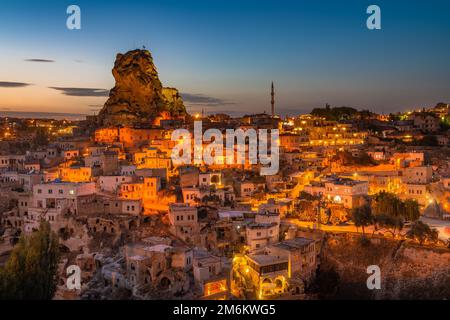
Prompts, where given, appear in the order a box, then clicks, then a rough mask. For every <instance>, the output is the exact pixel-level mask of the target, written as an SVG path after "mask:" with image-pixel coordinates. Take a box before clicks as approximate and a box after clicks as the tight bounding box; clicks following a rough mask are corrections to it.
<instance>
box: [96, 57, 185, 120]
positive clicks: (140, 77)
mask: <svg viewBox="0 0 450 320" xmlns="http://www.w3.org/2000/svg"><path fill="white" fill-rule="evenodd" d="M112 73H113V76H114V79H115V80H116V85H115V87H114V88H113V89H112V90H111V92H110V95H109V99H108V101H107V102H106V103H105V106H104V107H103V109H102V110H101V111H100V114H99V116H98V121H99V124H100V125H103V126H115V125H136V124H143V123H145V124H151V123H152V122H153V120H154V119H156V118H157V117H158V116H160V115H161V114H162V113H164V114H165V115H167V114H169V115H170V116H173V117H178V116H183V115H185V114H186V108H185V107H184V104H183V100H182V99H181V97H180V95H179V93H178V91H177V90H176V89H173V88H163V86H162V84H161V81H160V80H159V77H158V72H157V70H156V67H155V65H154V64H153V58H152V56H151V54H150V52H149V51H147V50H133V51H129V52H127V53H125V54H118V55H117V57H116V62H115V64H114V69H113V70H112Z"/></svg>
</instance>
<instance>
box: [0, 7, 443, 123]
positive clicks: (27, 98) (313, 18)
mask: <svg viewBox="0 0 450 320" xmlns="http://www.w3.org/2000/svg"><path fill="white" fill-rule="evenodd" d="M70 4H77V5H79V6H80V7H81V12H82V29H81V30H73V31H70V30H67V28H66V19H67V14H66V8H67V6H68V5H70ZM370 4H377V5H379V6H380V8H381V12H382V30H377V31H370V30H368V29H367V28H366V19H367V17H368V15H367V14H366V8H367V7H368V6H369V5H370ZM449 39H450V2H449V1H445V0H434V1H425V0H416V1H405V0H396V1H378V0H376V1H365V0H346V1H338V0H333V1H332V0H329V1H326V0H317V1H312V0H297V1H282V0H281V1H275V0H272V1H265V0H259V1H253V0H247V1H245V0H241V1H233V0H228V1H215V0H209V1H204V0H198V1H194V0H192V1H189V0H184V1H181V0H178V1H177V0H161V1H154V0H149V1H137V0H128V1H75V0H74V1H72V2H68V1H45V0H44V1H39V2H38V1H21V0H18V1H10V2H9V3H2V8H1V11H0V70H1V72H0V111H2V110H3V111H5V110H9V111H21V110H23V111H49V112H74V113H92V112H94V111H95V110H98V108H99V107H100V106H101V105H103V103H104V102H105V101H106V97H104V96H98V94H95V93H94V94H92V96H89V94H88V93H87V94H86V92H91V91H83V93H84V94H82V95H81V96H77V95H65V94H64V93H65V91H61V90H55V89H51V87H62V88H66V87H70V88H85V89H89V88H92V89H110V88H111V87H113V85H114V81H113V77H112V75H111V68H112V66H113V63H114V59H115V55H116V53H118V52H126V51H128V50H130V49H134V48H137V47H141V46H142V45H145V46H146V47H147V48H148V49H150V50H151V52H152V54H153V58H154V60H155V64H156V66H157V68H158V71H159V74H160V78H161V80H162V81H163V84H164V85H166V86H174V87H177V88H178V89H179V90H180V91H181V92H182V93H185V94H186V97H187V99H186V100H187V101H186V103H187V104H188V105H189V106H190V110H191V111H197V110H200V109H201V108H203V107H204V108H205V110H206V111H207V112H208V113H212V112H224V111H227V112H232V113H239V112H243V113H250V112H262V111H269V110H270V94H269V93H270V91H269V90H270V82H271V81H272V80H273V81H275V83H276V90H277V108H278V110H279V111H280V113H282V114H294V113H302V112H308V111H310V110H311V109H312V108H314V107H317V106H323V105H324V104H325V103H330V104H331V105H336V106H341V105H348V106H353V107H358V108H367V109H371V110H375V111H379V112H390V111H394V110H405V109H411V108H419V107H425V106H429V105H434V104H435V103H437V102H441V101H443V102H448V101H450V76H449V71H450V59H448V56H449V52H450V41H449ZM30 59H31V60H33V59H41V60H51V61H53V62H34V61H29V60H30ZM11 83H19V84H23V85H16V86H14V87H11ZM86 95H87V96H86ZM198 101H205V104H199V103H198Z"/></svg>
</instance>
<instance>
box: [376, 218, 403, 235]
mask: <svg viewBox="0 0 450 320" xmlns="http://www.w3.org/2000/svg"><path fill="white" fill-rule="evenodd" d="M374 222H375V230H380V229H388V231H389V232H390V233H391V234H392V235H393V236H395V232H396V230H399V231H401V230H402V229H403V226H404V223H403V219H402V218H401V217H396V216H391V215H388V214H378V215H375V216H374ZM391 229H392V230H391ZM375 230H374V232H375Z"/></svg>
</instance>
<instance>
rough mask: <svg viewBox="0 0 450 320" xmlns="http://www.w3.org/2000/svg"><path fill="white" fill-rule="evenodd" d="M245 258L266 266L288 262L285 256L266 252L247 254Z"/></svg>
mask: <svg viewBox="0 0 450 320" xmlns="http://www.w3.org/2000/svg"><path fill="white" fill-rule="evenodd" d="M247 258H249V259H250V260H252V261H253V262H255V263H256V264H258V265H259V266H268V265H272V264H277V263H283V262H288V259H286V258H282V257H278V256H272V255H266V254H253V255H247Z"/></svg>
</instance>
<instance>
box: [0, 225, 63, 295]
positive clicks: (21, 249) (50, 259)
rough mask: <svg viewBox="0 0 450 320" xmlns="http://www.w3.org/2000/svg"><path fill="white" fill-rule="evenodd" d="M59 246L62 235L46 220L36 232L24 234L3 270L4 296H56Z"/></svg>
mask: <svg viewBox="0 0 450 320" xmlns="http://www.w3.org/2000/svg"><path fill="white" fill-rule="evenodd" d="M58 247H59V244H58V236H57V235H56V234H55V233H54V232H52V231H51V229H50V224H49V223H48V222H45V221H41V223H40V226H39V230H38V231H36V232H34V233H33V234H32V235H30V236H22V237H21V238H20V240H19V242H18V244H17V245H16V246H15V247H14V249H13V251H12V253H11V256H10V257H9V259H8V261H7V263H6V266H5V268H4V269H3V270H0V299H10V300H49V299H52V298H53V296H54V293H55V291H56V285H57V268H58V261H59V248H58Z"/></svg>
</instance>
